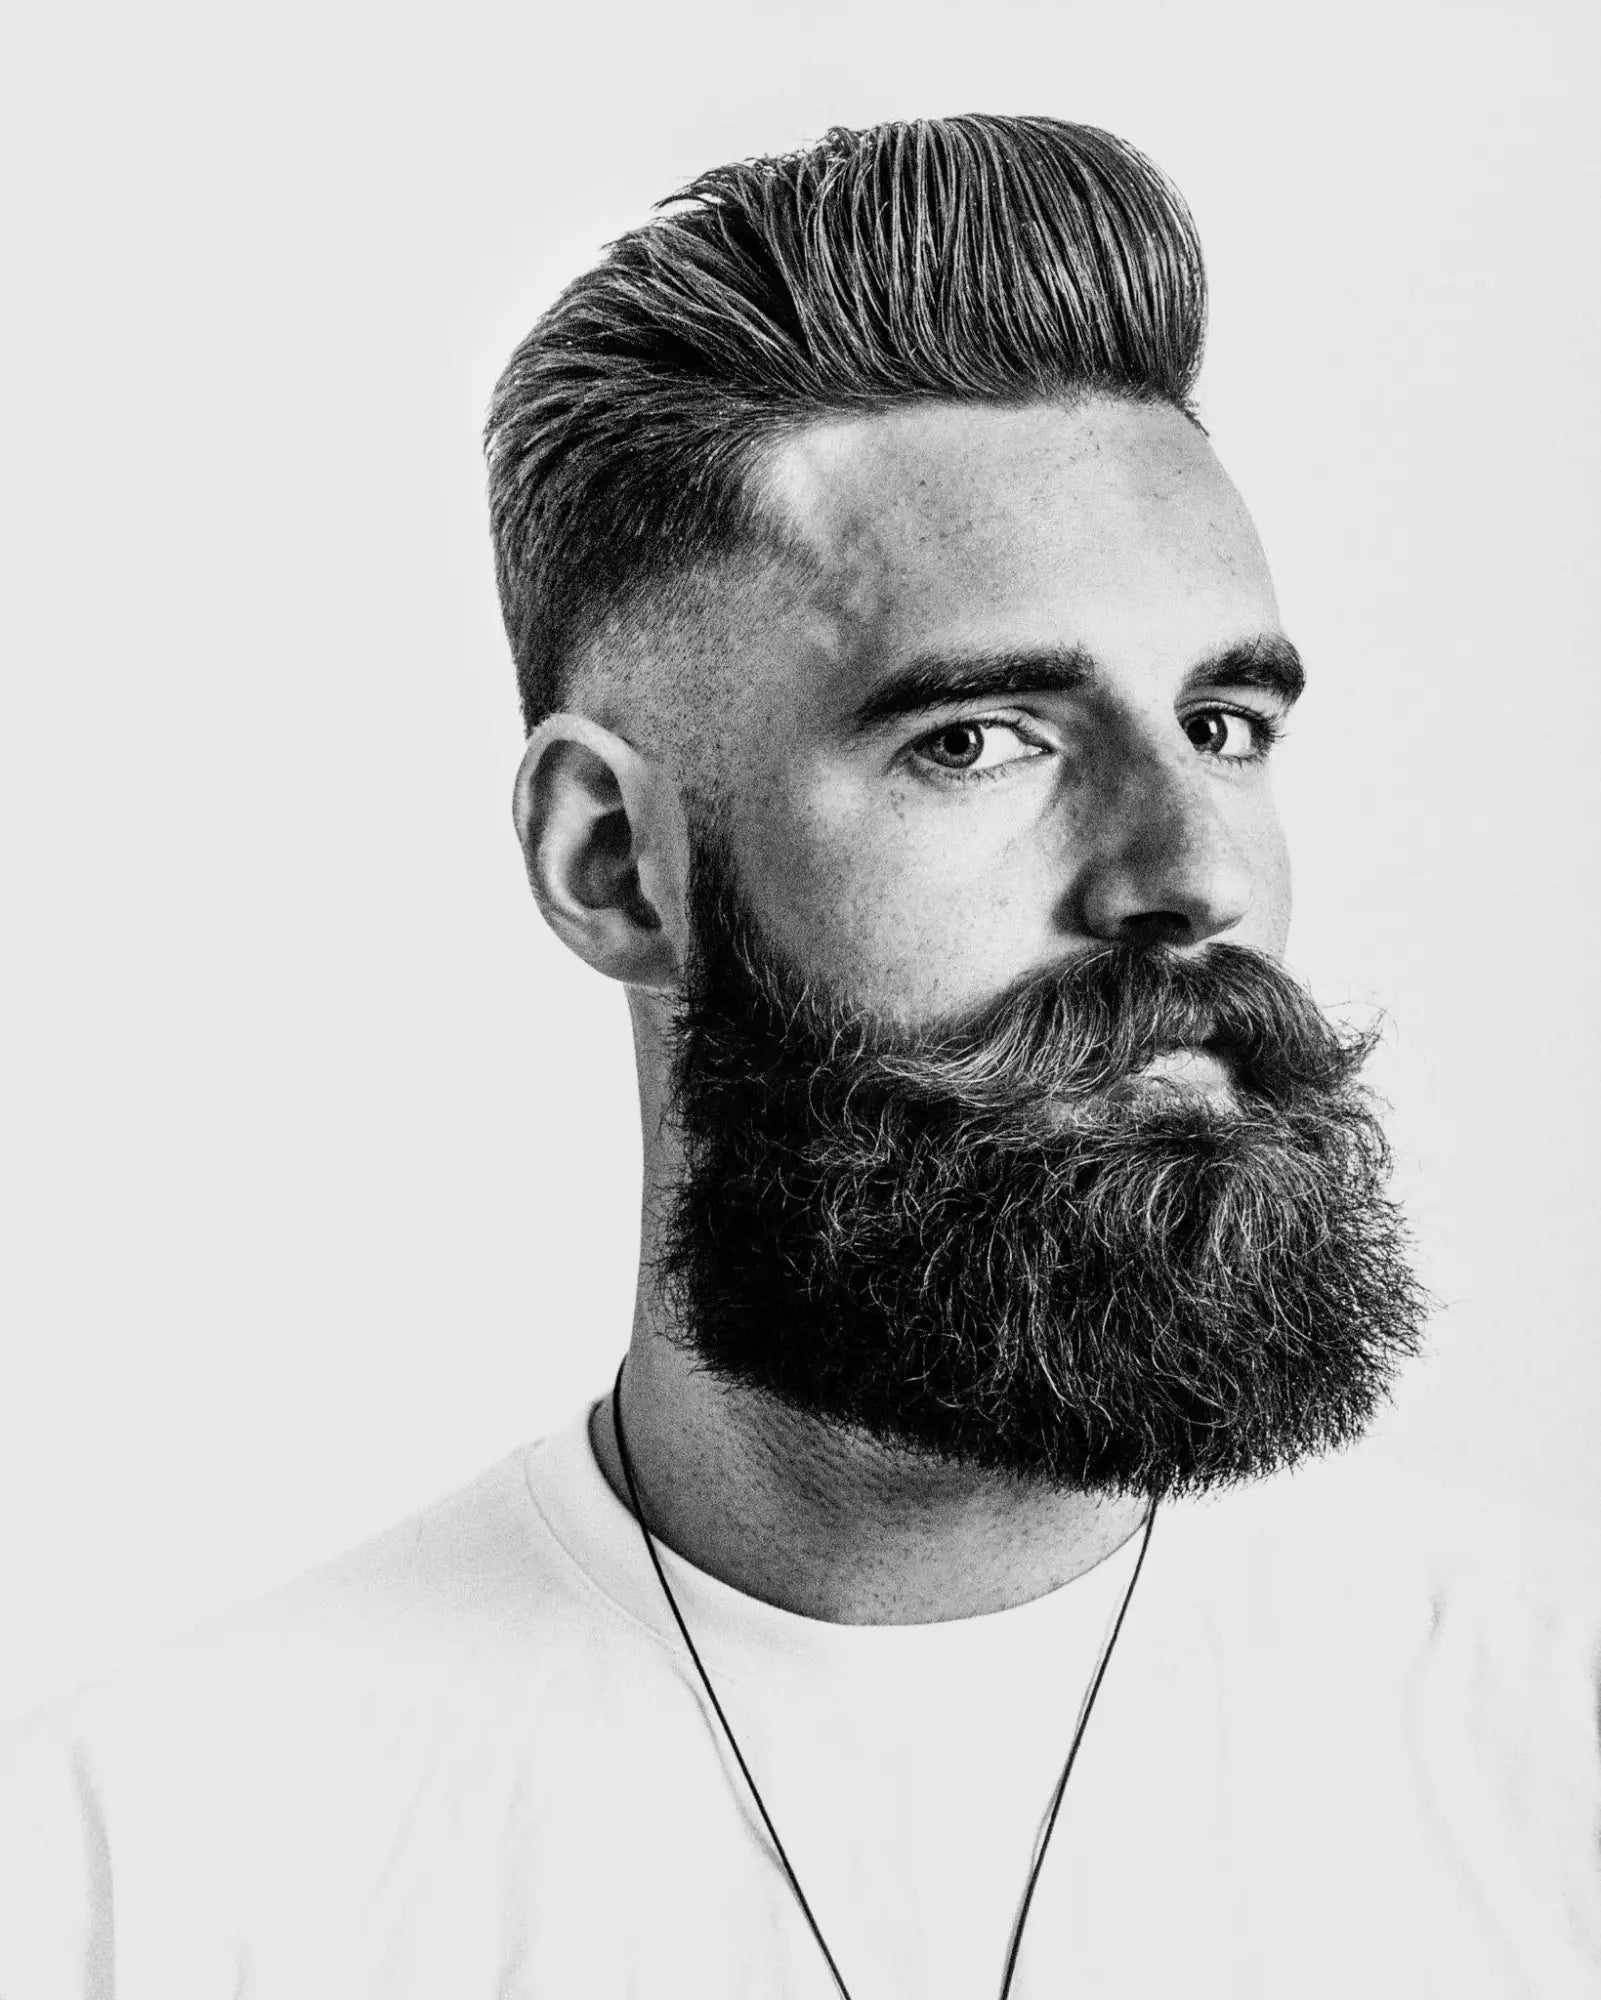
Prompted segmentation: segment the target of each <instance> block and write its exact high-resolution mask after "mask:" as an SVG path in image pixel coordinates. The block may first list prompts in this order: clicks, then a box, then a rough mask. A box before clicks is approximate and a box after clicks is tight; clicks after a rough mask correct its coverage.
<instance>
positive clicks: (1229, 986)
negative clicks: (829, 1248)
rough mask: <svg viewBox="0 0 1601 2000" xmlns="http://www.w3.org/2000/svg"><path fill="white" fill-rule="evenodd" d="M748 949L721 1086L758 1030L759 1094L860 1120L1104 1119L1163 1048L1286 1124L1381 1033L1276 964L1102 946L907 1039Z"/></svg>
mask: <svg viewBox="0 0 1601 2000" xmlns="http://www.w3.org/2000/svg"><path fill="white" fill-rule="evenodd" d="M745 945H746V941H745V940H740V941H739V944H738V945H737V946H736V949H738V950H739V956H740V957H741V959H742V960H743V961H744V962H743V965H742V967H741V971H742V974H743V978H742V980H741V982H740V983H741V985H742V986H743V987H744V988H745V994H746V998H747V1000H749V999H755V1000H756V1001H757V1002H758V1007H757V1012H758V1014H759V1016H760V1017H762V1018H761V1019H759V1020H757V1021H752V1020H751V1019H750V1018H749V1017H748V1016H746V1017H745V1018H744V1019H743V1020H742V1021H741V1022H740V1025H739V1032H738V1035H737V1037H731V1038H730V1039H731V1040H733V1039H737V1041H738V1042H739V1044H740V1048H739V1054H738V1061H737V1063H735V1064H732V1065H731V1071H730V1073H729V1075H728V1080H729V1081H730V1082H732V1081H733V1079H734V1074H743V1076H745V1077H746V1078H749V1077H750V1076H751V1068H750V1061H751V1047H750V1037H751V1034H752V1030H753V1029H754V1030H755V1031H756V1033H757V1034H758V1035H759V1036H761V1039H762V1040H764V1041H765V1042H766V1043H767V1048H766V1050H765V1059H764V1060H763V1061H762V1063H761V1065H760V1068H761V1070H762V1071H763V1073H764V1083H765V1087H766V1089H767V1090H768V1091H769V1092H771V1091H773V1090H774V1089H775V1088H776V1089H778V1090H779V1091H780V1092H781V1093H784V1094H789V1093H792V1092H794V1091H800V1092H803V1093H804V1094H805V1095H806V1096H807V1097H808V1098H809V1099H810V1100H811V1101H812V1103H813V1106H814V1108H817V1104H818V1097H819V1094H820V1093H822V1094H831V1092H830V1086H831V1085H832V1086H833V1087H834V1088H835V1089H837V1090H839V1091H840V1093H841V1094H842V1095H843V1096H844V1097H845V1098H846V1099H848V1104H842V1105H840V1106H839V1108H840V1109H841V1110H844V1109H849V1110H850V1111H851V1112H852V1113H853V1114H857V1115H860V1114H862V1113H864V1112H869V1111H871V1109H872V1108H873V1107H874V1106H875V1105H876V1104H880V1103H883V1104H889V1103H893V1104H894V1105H895V1106H896V1107H897V1108H898V1109H899V1110H900V1111H901V1112H902V1113H903V1114H904V1113H912V1114H914V1115H915V1114H916V1113H918V1112H922V1113H923V1114H924V1115H928V1116H935V1115H938V1114H939V1113H941V1112H944V1113H946V1114H949V1115H953V1116H957V1117H971V1116H974V1115H977V1116H981V1117H982V1116H988V1117H990V1118H995V1117H1001V1118H1003V1119H1004V1118H1005V1117H1006V1115H1007V1114H1016V1115H1018V1116H1019V1117H1021V1118H1023V1119H1024V1120H1025V1122H1026V1123H1028V1124H1030V1125H1032V1124H1033V1123H1034V1122H1035V1121H1036V1120H1037V1118H1038V1115H1039V1112H1040V1110H1041V1107H1042V1106H1048V1107H1052V1108H1057V1107H1068V1108H1078V1109H1081V1110H1085V1109H1094V1110H1096V1111H1097V1112H1100V1111H1102V1110H1103V1109H1109V1108H1110V1107H1111V1106H1112V1105H1114V1104H1115V1103H1117V1101H1118V1097H1119V1092H1120V1090H1121V1089H1122V1088H1123V1087H1124V1086H1126V1085H1128V1084H1130V1083H1131V1082H1133V1081H1134V1080H1135V1079H1137V1078H1138V1077H1139V1076H1140V1075H1141V1074H1142V1073H1143V1072H1145V1071H1146V1070H1148V1069H1149V1068H1150V1067H1151V1065H1152V1064H1153V1063H1155V1062H1156V1061H1157V1060H1158V1059H1159V1058H1161V1057H1162V1056H1165V1055H1168V1054H1171V1053H1172V1052H1173V1051H1175V1050H1197V1051H1201V1052H1204V1053H1206V1054H1208V1055H1211V1056H1214V1057H1216V1058H1217V1059H1218V1061H1219V1062H1220V1063H1221V1064H1223V1065H1224V1066H1225V1068H1226V1070H1227V1073H1228V1076H1229V1080H1230V1083H1231V1085H1232V1087H1233V1090H1234V1093H1235V1095H1236V1098H1237V1100H1239V1101H1240V1103H1241V1104H1242V1105H1243V1106H1250V1105H1253V1104H1254V1105H1257V1106H1260V1107H1262V1108H1264V1109H1272V1110H1278V1111H1294V1110H1296V1109H1297V1108H1299V1107H1301V1106H1304V1105H1305V1104H1307V1103H1309V1102H1312V1101H1321V1100H1327V1099H1328V1098H1330V1097H1331V1096H1335V1095H1338V1094H1340V1093H1341V1092H1343V1091H1345V1090H1346V1089H1347V1088H1348V1086H1349V1085H1350V1084H1351V1082H1352V1080H1353V1078H1354V1077H1355V1075H1356V1073H1357V1071H1358V1070H1359V1069H1360V1068H1361V1066H1362V1064H1363V1063H1364V1062H1365V1061H1366V1059H1367V1057H1368V1055H1369V1054H1370V1053H1371V1050H1372V1047H1373V1045H1374V1042H1375V1041H1376V1040H1377V1035H1378V1030H1377V1028H1376V1027H1374V1028H1370V1029H1366V1030H1351V1029H1345V1028H1342V1027H1339V1026H1337V1025H1336V1024H1335V1023H1334V1022H1332V1021H1330V1020H1329V1018H1328V1017H1327V1016H1326V1015H1325V1014H1324V1013H1323V1012H1322V1010H1321V1009H1320V1008H1319V1007H1318V1005H1317V1003H1316V1002H1315V1001H1314V1000H1313V999H1312V997H1311V995H1310V994H1309V993H1308V992H1307V991H1306V989H1305V988H1304V987H1302V986H1301V985H1300V984H1299V983H1298V982H1297V981H1296V980H1295V979H1294V978H1293V977H1292V976H1291V975H1290V974H1289V973H1287V972H1286V971H1285V970H1284V969H1283V967H1282V966H1280V965H1278V964H1277V963H1276V962H1275V961H1274V960H1272V959H1270V958H1267V957H1265V956H1264V955H1263V954H1262V953H1260V952H1256V951H1253V950H1250V949H1249V948H1247V947H1245V946H1241V945H1233V944H1227V943H1222V944H1214V945H1209V946H1207V947H1206V948H1205V949H1204V950H1203V951H1200V952H1196V953H1182V952H1179V951H1175V950H1173V949H1172V948H1171V947H1167V946H1131V945H1108V946H1105V947H1100V948H1097V949H1094V950H1091V951H1088V952H1085V953H1083V954H1081V955H1080V956H1078V957H1076V958H1074V959H1072V960H1070V961H1069V962H1068V963H1067V964H1065V965H1062V966H1056V967H1051V968H1048V969H1046V970H1044V971H1042V972H1039V973H1037V974H1034V975H1033V976H1031V977H1030V978H1028V979H1027V980H1025V981H1023V982H1022V983H1021V984H1019V985H1018V986H1015V987H1013V988H1012V989H1010V990H1009V991H1008V992H1007V993H1005V994H1003V995H1002V996H1000V998H998V999H997V1000H994V1001H992V1002H989V1003H987V1004H986V1005H985V1006H984V1007H983V1008H982V1009H980V1010H978V1011H977V1012H975V1013H974V1014H973V1015H971V1016H969V1017H968V1018H967V1019H965V1020H963V1021H960V1022H958V1023H956V1024H954V1025H951V1024H947V1025H943V1026H940V1027H937V1028H930V1029H923V1030H917V1031H912V1032H907V1031H905V1030H899V1029H889V1028H886V1027H884V1026H883V1025H881V1024H879V1023H876V1022H873V1021H871V1020H870V1019H868V1018H867V1017H865V1016H863V1015H862V1014H861V1013H859V1012H857V1011H856V1010H853V1009H848V1008H845V1007H843V1006H842V1005H840V1004H839V1003H838V1002H837V1001H831V1002H819V1001H818V1000H817V999H816V997H815V995H814V993H813V992H808V990H807V989H806V988H804V987H802V986H799V985H796V984H791V983H790V982H789V981H788V980H787V979H783V978H781V977H778V976H775V973H774V970H773V966H772V962H771V959H770V958H769V956H768V955H767V954H766V953H763V952H759V951H758V952H754V953H753V952H751V951H750V950H749V949H748V948H744V949H741V948H740V947H741V946H745ZM690 1011H691V1013H692V1014H693V1015H698V1017H699V1018H698V1019H697V1020H696V1021H695V1024H694V1025H695V1027H696V1029H697V1030H698V1040H699V1044H700V1046H699V1056H700V1060H701V1063H702V1064H703V1065H704V1066H705V1067H704V1068H703V1077H705V1079H706V1080H707V1081H711V1079H712V1078H714V1077H715V1076H716V1074H717V1072H718V1070H719V1069H720V1068H721V1065H720V1064H719V1062H718V1060H717V1055H718V1047H717V1045H718V1042H719V1040H720V1037H719V1036H718V1034H717V1032H716V1027H715V1022H714V1021H713V1020H710V1019H708V1018H707V1013H706V1011H705V1010H704V1009H703V1008H695V1007H692V1008H691V1010H690ZM764 1029H765V1033H763V1030H764ZM729 1053H730V1055H731V1056H732V1055H733V1053H734V1051H733V1049H732V1048H731V1049H730V1051H729ZM707 1071H709V1072H710V1074H709V1075H707ZM770 1101H771V1100H770ZM733 1108H734V1107H733V1106H731V1105H725V1106H724V1109H725V1110H728V1111H732V1110H733ZM1130 1115H1133V1116H1136V1117H1137V1116H1138V1115H1139V1114H1138V1113H1137V1112H1136V1113H1132V1114H1130Z"/></svg>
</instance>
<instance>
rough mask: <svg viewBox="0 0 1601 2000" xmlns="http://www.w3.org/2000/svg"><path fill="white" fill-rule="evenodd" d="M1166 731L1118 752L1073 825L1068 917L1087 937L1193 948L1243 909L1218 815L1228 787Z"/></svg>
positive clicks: (1245, 879)
mask: <svg viewBox="0 0 1601 2000" xmlns="http://www.w3.org/2000/svg"><path fill="white" fill-rule="evenodd" d="M1168 731H1169V732H1171V734H1170V736H1168V737H1167V740H1164V741H1154V740H1151V739H1149V738H1147V737H1145V736H1144V735H1131V736H1130V737H1129V738H1127V739H1125V741H1124V742H1123V743H1122V744H1121V745H1119V746H1118V750H1117V752H1116V753H1115V761H1114V762H1113V763H1112V764H1111V766H1110V768H1108V769H1107V770H1106V772H1105V782H1104V783H1103V785H1102V786H1101V787H1100V788H1098V789H1099V796H1098V797H1097V799H1096V801H1095V804H1094V807H1093V817H1092V818H1091V820H1090V823H1089V824H1087V825H1086V824H1084V823H1083V821H1082V820H1081V822H1080V827H1081V836H1082V837H1083V845H1082V846H1081V848H1080V852H1081V854H1082V856H1083V861H1082V865H1081V868H1080V870H1079V874H1078V879H1077V881H1076V883H1075V885H1074V897H1073V901H1074V903H1075V905H1076V907H1075V908H1074V910H1073V912H1072V916H1073V920H1074V922H1075V924H1076V925H1077V926H1078V927H1080V928H1081V929H1082V930H1084V931H1085V932H1087V933H1088V934H1089V935H1091V936H1094V937H1097V938H1104V939H1107V940H1109V941H1117V942H1134V941H1138V940H1141V939H1156V938H1161V939H1163V940H1164V941H1167V942H1172V943H1180V944H1199V943H1201V942H1202V941H1203V940H1205V939H1206V938H1209V937H1215V936H1217V935H1218V934H1219V933H1220V932H1223V931H1226V930H1228V929H1230V928H1231V927H1232V926H1233V925H1235V924H1237V923H1238V922H1239V921H1240V920H1241V918H1242V917H1244V916H1245V914H1246V912H1247V910H1248V909H1249V908H1250V901H1251V879H1250V873H1249V870H1248V868H1247V866H1246V861H1245V856H1244V854H1243V853H1242V851H1241V849H1240V846H1239V843H1238V841H1237V840H1236V839H1235V837H1234V833H1233V830H1232V829H1231V827H1230V824H1229V817H1228V814H1227V813H1226V811H1225V810H1224V799H1223V795H1222V794H1223V788H1224V787H1225V786H1227V785H1228V784H1229V782H1230V780H1229V779H1227V778H1226V777H1223V776H1220V774H1219V773H1218V772H1217V771H1216V770H1214V769H1212V768H1210V767H1209V765H1208V762H1207V759H1206V758H1205V757H1204V756H1202V755H1201V754H1200V753H1198V752H1197V751H1196V750H1195V749H1194V748H1193V747H1192V746H1191V745H1190V744H1189V742H1188V740H1187V739H1186V738H1185V737H1184V736H1183V734H1182V732H1180V731H1179V730H1177V729H1175V728H1173V725H1172V722H1171V719H1170V720H1169V722H1168ZM1166 734H1167V732H1164V735H1166Z"/></svg>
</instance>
